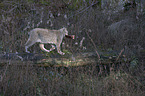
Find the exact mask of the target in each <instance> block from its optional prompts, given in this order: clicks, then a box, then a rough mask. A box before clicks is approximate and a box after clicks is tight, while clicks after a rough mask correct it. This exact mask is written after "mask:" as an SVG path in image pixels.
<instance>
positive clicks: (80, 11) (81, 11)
mask: <svg viewBox="0 0 145 96" xmlns="http://www.w3.org/2000/svg"><path fill="white" fill-rule="evenodd" d="M93 2H94V1H93ZM98 2H99V1H96V2H95V3H92V4H91V5H90V6H88V7H86V8H85V9H81V10H79V11H78V12H77V13H76V14H74V15H73V16H76V15H78V14H80V13H83V12H84V11H86V10H88V9H89V8H90V7H92V6H93V5H95V4H97V3H98ZM73 16H70V17H69V18H71V17H73Z"/></svg>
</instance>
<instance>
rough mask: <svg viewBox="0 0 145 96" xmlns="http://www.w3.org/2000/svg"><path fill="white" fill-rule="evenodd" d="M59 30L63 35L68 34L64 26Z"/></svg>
mask: <svg viewBox="0 0 145 96" xmlns="http://www.w3.org/2000/svg"><path fill="white" fill-rule="evenodd" d="M60 31H61V32H62V33H63V34H64V35H68V31H67V29H66V28H65V27H63V28H61V29H60Z"/></svg>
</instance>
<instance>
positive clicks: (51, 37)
mask: <svg viewBox="0 0 145 96" xmlns="http://www.w3.org/2000/svg"><path fill="white" fill-rule="evenodd" d="M65 35H68V31H67V29H66V28H61V29H59V30H49V29H43V28H35V29H33V30H31V31H30V33H29V38H28V41H27V42H26V44H25V50H26V52H28V53H30V52H29V51H28V48H29V47H30V46H32V45H33V44H35V43H36V42H40V44H39V46H40V48H41V50H43V51H46V52H50V51H52V50H54V49H55V46H54V45H53V44H55V45H56V47H57V52H58V53H59V54H61V55H64V54H65V53H63V52H61V50H60V45H61V43H62V40H63V37H64V36H65ZM45 43H50V44H52V48H51V49H50V50H47V49H45V48H44V44H45Z"/></svg>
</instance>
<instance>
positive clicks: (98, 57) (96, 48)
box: [86, 32, 101, 63]
mask: <svg viewBox="0 0 145 96" xmlns="http://www.w3.org/2000/svg"><path fill="white" fill-rule="evenodd" d="M86 33H87V36H88V37H89V39H90V40H91V42H92V44H93V46H94V48H95V52H96V54H97V56H98V59H99V60H100V55H99V53H98V51H97V47H96V45H95V43H94V41H93V39H92V38H91V37H90V36H89V34H88V32H86ZM100 63H101V62H100Z"/></svg>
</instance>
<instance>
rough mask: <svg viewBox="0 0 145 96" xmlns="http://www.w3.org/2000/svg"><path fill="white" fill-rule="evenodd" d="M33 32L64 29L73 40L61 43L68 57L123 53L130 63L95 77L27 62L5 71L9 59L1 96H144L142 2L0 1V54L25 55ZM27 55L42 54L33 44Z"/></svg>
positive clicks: (0, 85)
mask: <svg viewBox="0 0 145 96" xmlns="http://www.w3.org/2000/svg"><path fill="white" fill-rule="evenodd" d="M37 27H39V28H47V29H60V28H62V27H66V28H67V29H68V32H69V34H70V35H75V39H74V40H70V39H65V38H64V40H63V44H62V50H67V51H68V52H71V53H72V54H75V53H83V52H94V53H95V51H94V50H97V51H98V52H108V51H120V50H122V49H124V50H125V51H124V54H125V56H126V58H125V59H128V58H129V59H131V60H132V61H131V62H128V63H127V64H129V65H130V67H129V68H127V69H128V70H127V71H126V70H123V68H120V69H119V71H117V72H116V71H115V72H114V71H113V72H112V73H111V72H110V74H107V75H105V76H104V75H103V76H100V75H99V76H98V75H94V74H96V73H93V72H92V69H93V68H92V67H91V68H90V67H89V68H88V67H87V68H81V70H80V68H79V69H78V68H68V69H67V72H66V69H65V68H45V67H40V68H38V67H33V66H32V65H29V62H21V63H20V64H22V65H23V64H25V65H26V66H25V65H24V66H21V67H19V66H12V65H11V66H9V63H10V61H11V60H10V59H9V60H8V63H6V64H5V65H4V66H1V67H0V80H1V81H0V96H10V95H11V96H18V95H20V96H29V95H30V96H32V95H34V96H48V95H49V96H65V95H66V96H67V95H70V96H77V95H79V96H82V95H83V96H84V95H85V96H143V94H144V88H145V87H144V84H145V82H144V79H145V78H144V63H145V39H144V38H145V1H144V0H1V1H0V54H6V53H25V46H24V44H25V43H26V41H27V39H28V36H29V35H28V32H29V31H30V30H32V29H33V28H37ZM90 38H91V39H90ZM45 46H46V48H48V49H49V48H50V45H45ZM29 50H30V51H31V52H32V53H41V54H45V53H44V52H42V51H41V50H40V48H39V46H38V44H35V45H33V46H32V47H31V48H29ZM56 54H57V53H56ZM0 64H2V63H0ZM18 64H19V63H18ZM28 65H29V66H28ZM82 70H83V71H82ZM86 70H87V71H86ZM65 72H66V73H67V74H65V75H62V73H65Z"/></svg>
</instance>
